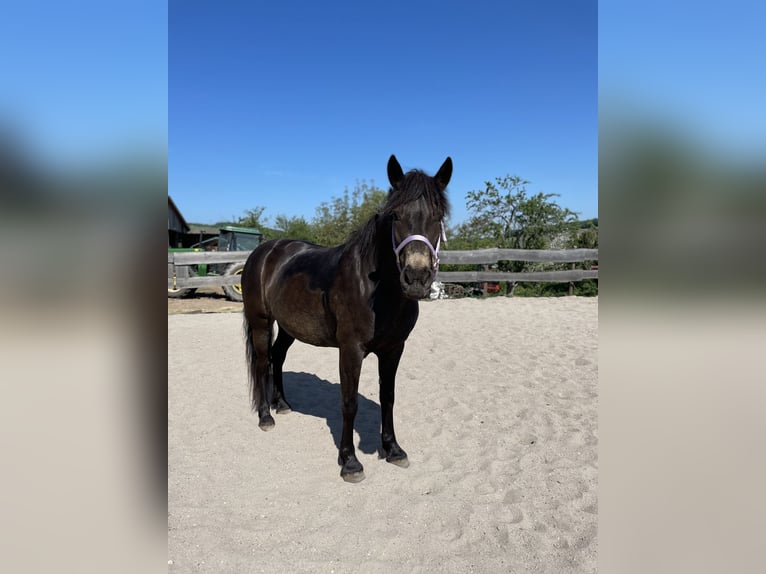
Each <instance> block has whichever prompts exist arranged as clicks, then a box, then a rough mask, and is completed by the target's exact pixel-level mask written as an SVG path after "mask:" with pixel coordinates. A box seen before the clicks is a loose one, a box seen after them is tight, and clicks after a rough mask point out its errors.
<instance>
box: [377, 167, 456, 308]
mask: <svg viewBox="0 0 766 574" xmlns="http://www.w3.org/2000/svg"><path fill="white" fill-rule="evenodd" d="M451 176H452V159H450V158H449V157H448V158H447V159H446V160H445V161H444V163H443V164H442V166H441V167H440V168H439V171H438V172H437V173H436V175H435V176H433V177H431V176H428V175H426V174H425V173H423V172H422V171H418V170H412V171H409V172H407V174H404V173H403V171H402V167H401V166H400V165H399V162H398V161H397V160H396V157H395V156H393V155H392V156H391V158H390V159H389V160H388V180H389V182H390V183H391V190H390V192H389V196H388V201H387V202H386V206H385V208H384V211H385V212H386V213H387V214H389V215H390V220H391V243H392V245H391V247H392V249H393V250H394V255H395V257H396V264H397V266H398V269H399V281H400V283H401V287H402V292H403V293H404V295H405V296H407V297H409V298H411V299H423V298H424V297H428V295H429V293H430V291H431V283H433V281H434V279H435V277H436V271H437V269H438V267H439V249H440V247H441V242H442V241H443V240H445V241H446V237H445V235H444V217H445V216H446V215H447V213H448V211H449V204H448V202H447V195H446V193H445V190H446V187H447V184H448V183H449V180H450V177H451Z"/></svg>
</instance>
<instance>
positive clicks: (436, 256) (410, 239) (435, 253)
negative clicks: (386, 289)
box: [391, 221, 447, 273]
mask: <svg viewBox="0 0 766 574" xmlns="http://www.w3.org/2000/svg"><path fill="white" fill-rule="evenodd" d="M439 226H440V227H441V233H440V234H439V239H437V240H436V247H434V246H433V245H432V244H431V242H430V241H429V240H428V237H426V236H425V235H408V236H407V237H405V238H404V239H403V240H402V242H401V243H400V244H399V245H398V246H397V245H396V237H395V236H394V226H393V225H392V226H391V245H393V247H394V254H395V255H396V265H397V267H399V272H400V273H401V271H402V266H401V264H400V263H399V253H401V251H402V249H404V247H405V246H406V245H407V244H408V243H412V242H413V241H420V242H421V243H425V244H426V245H427V246H428V249H430V250H431V255H433V257H434V270H436V269H438V268H439V248H440V247H441V242H442V239H443V240H444V243H445V244H446V243H447V233H446V232H445V231H444V222H443V221H440V222H439Z"/></svg>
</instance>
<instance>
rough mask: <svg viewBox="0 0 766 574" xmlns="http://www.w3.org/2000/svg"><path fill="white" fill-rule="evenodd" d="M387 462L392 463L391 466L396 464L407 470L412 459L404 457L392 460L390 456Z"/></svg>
mask: <svg viewBox="0 0 766 574" xmlns="http://www.w3.org/2000/svg"><path fill="white" fill-rule="evenodd" d="M386 462H390V463H391V464H395V465H396V466H399V467H401V468H407V467H408V466H410V459H408V458H407V455H404V457H403V458H392V457H390V456H388V457H386Z"/></svg>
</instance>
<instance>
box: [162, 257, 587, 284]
mask: <svg viewBox="0 0 766 574" xmlns="http://www.w3.org/2000/svg"><path fill="white" fill-rule="evenodd" d="M248 255H250V252H249V251H230V252H217V251H200V252H169V253H168V288H169V289H170V288H174V287H175V288H178V289H186V288H196V287H217V286H223V285H236V284H237V283H239V276H238V275H212V276H208V277H196V276H191V275H190V272H189V268H188V266H189V265H199V264H202V263H206V264H217V263H237V262H244V261H245V260H246V259H247V257H248ZM439 258H440V260H441V263H442V264H455V265H490V264H493V263H497V262H498V261H529V262H537V263H577V262H582V261H598V249H551V250H546V249H497V248H492V249H477V250H475V251H442V252H441V253H440V254H439ZM436 279H437V281H442V282H444V283H475V282H483V281H488V282H498V281H510V282H525V281H529V282H546V283H569V282H574V281H582V280H584V279H598V270H597V269H568V270H561V271H525V272H521V273H510V272H498V271H489V270H484V271H441V270H440V271H439V273H438V274H437V276H436Z"/></svg>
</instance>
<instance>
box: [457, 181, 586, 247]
mask: <svg viewBox="0 0 766 574" xmlns="http://www.w3.org/2000/svg"><path fill="white" fill-rule="evenodd" d="M528 184H529V182H528V181H527V180H525V179H522V178H520V177H518V176H515V175H513V176H511V175H507V176H505V177H502V178H500V177H498V178H495V182H494V183H493V182H491V181H487V182H485V188H484V189H482V190H474V191H469V192H468V194H467V201H466V206H467V207H468V211H469V212H470V213H471V214H472V215H471V218H470V219H469V221H468V222H467V223H466V224H464V225H463V226H461V228H460V229H459V231H460V232H461V233H464V234H465V236H466V239H467V240H468V241H469V242H474V243H476V244H477V246H482V247H483V246H486V245H488V244H491V245H492V246H494V247H501V248H507V249H545V248H547V247H549V246H550V245H551V243H552V242H555V241H557V240H559V239H560V238H561V237H564V236H566V237H568V236H569V235H570V234H571V232H572V231H573V229H574V228H575V225H576V216H577V214H576V213H575V212H573V211H571V210H569V209H567V208H565V207H561V206H560V205H558V204H557V203H556V202H555V201H554V200H553V199H552V198H554V197H558V194H555V193H542V192H539V193H537V194H534V195H530V194H529V192H528V191H527V185H528Z"/></svg>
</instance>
